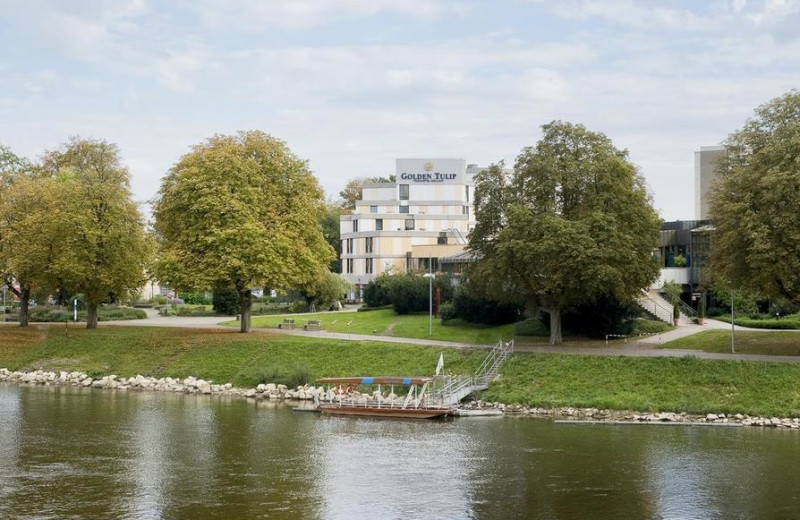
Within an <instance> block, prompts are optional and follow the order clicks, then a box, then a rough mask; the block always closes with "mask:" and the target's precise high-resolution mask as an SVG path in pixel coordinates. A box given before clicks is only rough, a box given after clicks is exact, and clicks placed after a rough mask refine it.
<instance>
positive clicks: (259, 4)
mask: <svg viewBox="0 0 800 520" xmlns="http://www.w3.org/2000/svg"><path fill="white" fill-rule="evenodd" d="M183 6H184V8H186V9H189V10H191V11H194V12H196V13H198V15H199V16H200V18H201V19H202V20H203V23H204V24H205V25H206V26H207V27H210V28H213V29H231V28H236V29H238V30H245V31H248V32H255V33H258V32H266V31H269V30H272V29H275V28H282V29H305V28H310V27H315V26H320V25H327V24H330V23H335V22H339V21H343V20H355V19H360V18H367V17H371V16H375V15H377V14H381V13H391V14H400V15H405V16H410V17H413V18H419V19H428V20H430V19H435V18H438V17H440V16H443V15H446V14H450V15H460V14H464V13H465V12H466V10H467V8H466V6H464V5H462V4H460V3H458V2H455V1H445V0H336V1H319V0H269V1H263V0H190V1H188V2H185V3H184V4H183Z"/></svg>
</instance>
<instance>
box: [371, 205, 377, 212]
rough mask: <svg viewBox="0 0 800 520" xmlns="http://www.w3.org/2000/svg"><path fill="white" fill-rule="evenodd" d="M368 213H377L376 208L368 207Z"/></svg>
mask: <svg viewBox="0 0 800 520" xmlns="http://www.w3.org/2000/svg"><path fill="white" fill-rule="evenodd" d="M369 212H370V213H377V212H378V206H370V207H369Z"/></svg>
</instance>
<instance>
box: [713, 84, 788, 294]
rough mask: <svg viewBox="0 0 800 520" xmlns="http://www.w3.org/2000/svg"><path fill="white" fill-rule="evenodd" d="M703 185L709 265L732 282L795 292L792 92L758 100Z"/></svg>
mask: <svg viewBox="0 0 800 520" xmlns="http://www.w3.org/2000/svg"><path fill="white" fill-rule="evenodd" d="M723 144H724V145H725V148H726V150H727V154H726V155H725V156H723V158H722V159H721V160H720V161H719V163H718V165H717V176H716V181H715V183H714V185H713V186H712V189H711V192H710V202H711V216H712V218H713V219H714V224H715V226H716V232H715V234H714V237H713V240H712V267H713V270H714V274H715V276H718V277H722V278H723V279H725V280H726V281H727V283H728V284H732V286H733V287H734V288H736V287H739V288H744V289H749V290H751V291H753V292H756V293H759V294H763V295H765V296H768V297H776V296H777V297H782V298H786V299H787V300H790V301H795V302H796V301H798V299H800V211H798V201H800V92H799V91H796V90H793V91H791V92H788V93H786V94H784V95H783V96H780V97H778V98H776V99H773V100H772V101H770V102H768V103H766V104H764V105H762V106H760V107H758V108H757V109H756V111H755V114H754V115H753V117H751V118H750V119H748V120H747V121H746V122H745V124H744V127H743V128H742V129H741V130H739V131H737V132H734V133H732V134H731V135H729V136H728V138H727V139H726V140H725V142H724V143H723Z"/></svg>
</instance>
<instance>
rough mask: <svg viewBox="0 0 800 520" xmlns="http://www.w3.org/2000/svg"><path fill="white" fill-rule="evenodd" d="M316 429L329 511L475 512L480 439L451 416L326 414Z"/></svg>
mask: <svg viewBox="0 0 800 520" xmlns="http://www.w3.org/2000/svg"><path fill="white" fill-rule="evenodd" d="M317 430H318V432H319V434H320V436H321V439H322V442H320V443H318V444H317V445H316V446H315V449H314V450H313V451H312V458H313V460H314V463H315V464H317V465H319V466H320V467H321V468H322V475H321V481H319V482H318V483H317V485H318V486H319V487H320V492H321V493H322V495H323V497H324V511H323V517H324V518H331V519H339V518H353V517H375V518H417V517H422V516H424V517H425V518H451V519H458V518H470V510H471V507H470V502H471V501H470V497H469V494H470V493H469V491H470V488H469V485H470V482H471V481H472V475H471V472H472V468H471V464H470V461H471V455H472V452H473V450H474V449H475V446H474V444H473V443H472V442H471V440H470V439H469V438H468V436H466V435H465V432H464V431H463V430H459V429H458V428H457V427H455V426H454V424H453V423H452V422H430V421H393V420H387V419H369V418H360V419H359V418H341V417H322V418H321V419H320V420H319V421H318V424H317ZM353 497H358V499H357V500H353Z"/></svg>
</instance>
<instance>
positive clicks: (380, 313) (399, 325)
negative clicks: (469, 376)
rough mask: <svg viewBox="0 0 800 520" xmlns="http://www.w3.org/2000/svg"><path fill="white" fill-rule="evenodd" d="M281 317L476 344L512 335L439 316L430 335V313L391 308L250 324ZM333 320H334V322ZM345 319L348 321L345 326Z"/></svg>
mask: <svg viewBox="0 0 800 520" xmlns="http://www.w3.org/2000/svg"><path fill="white" fill-rule="evenodd" d="M284 319H294V320H295V324H296V326H297V327H298V328H301V327H302V326H303V325H304V324H305V323H307V322H308V320H320V321H321V322H322V330H325V331H328V332H341V333H347V332H351V333H353V334H374V335H378V336H393V337H397V338H421V339H435V340H442V341H458V342H462V343H471V344H477V345H490V344H494V343H497V342H498V341H499V340H500V338H503V339H504V340H506V341H507V340H510V339H511V338H512V337H513V336H514V325H513V324H508V325H501V326H499V327H481V326H469V325H458V326H448V327H446V326H444V325H442V322H441V320H440V319H437V318H434V319H433V335H432V336H431V335H429V334H428V331H429V319H430V318H429V316H428V315H427V314H411V315H404V316H399V315H397V314H395V312H394V311H393V310H392V309H380V310H375V311H368V312H322V313H316V314H301V315H282V316H253V327H267V328H277V327H278V324H279V323H283V320H284ZM334 321H335V323H333V322H334ZM348 323H350V325H349V326H348ZM225 325H229V326H232V327H236V326H238V322H237V321H230V322H226V323H225Z"/></svg>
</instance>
